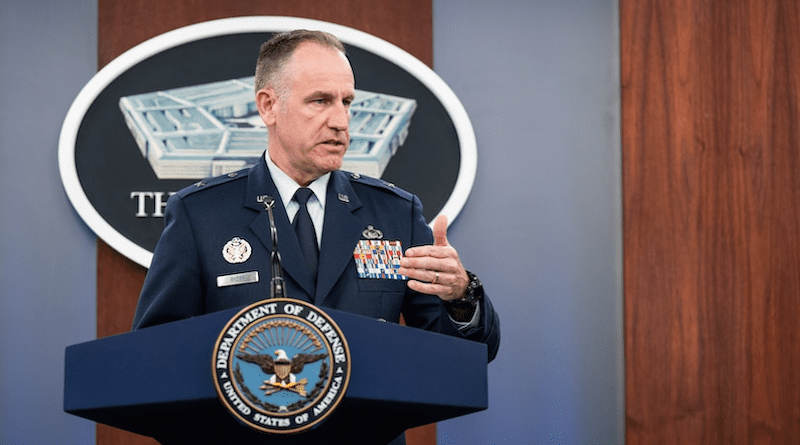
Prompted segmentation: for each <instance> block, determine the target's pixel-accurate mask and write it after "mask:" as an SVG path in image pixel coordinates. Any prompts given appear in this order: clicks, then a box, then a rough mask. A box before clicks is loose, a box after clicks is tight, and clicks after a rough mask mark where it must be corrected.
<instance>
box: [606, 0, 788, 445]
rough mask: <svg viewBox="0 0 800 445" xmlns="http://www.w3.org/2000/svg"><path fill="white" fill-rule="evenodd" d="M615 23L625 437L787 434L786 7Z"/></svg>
mask: <svg viewBox="0 0 800 445" xmlns="http://www.w3.org/2000/svg"><path fill="white" fill-rule="evenodd" d="M620 25H621V26H620V42H621V47H620V56H621V83H622V151H623V212H624V215H623V221H624V222H623V224H624V229H623V236H624V241H623V242H624V292H625V305H624V307H625V360H626V366H625V368H626V421H627V427H626V435H627V443H628V444H631V445H638V444H647V445H658V444H726V445H727V444H797V443H800V224H799V221H800V2H797V1H792V0H742V1H738V0H737V1H713V0H666V1H662V0H620Z"/></svg>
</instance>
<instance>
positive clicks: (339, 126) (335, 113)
mask: <svg viewBox="0 0 800 445" xmlns="http://www.w3.org/2000/svg"><path fill="white" fill-rule="evenodd" d="M328 125H329V126H330V127H331V128H333V129H336V130H339V131H345V130H347V129H348V127H349V126H350V107H348V106H346V105H344V104H339V105H337V106H335V107H333V109H332V110H331V115H330V116H329V117H328Z"/></svg>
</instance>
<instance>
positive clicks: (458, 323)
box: [448, 304, 481, 331]
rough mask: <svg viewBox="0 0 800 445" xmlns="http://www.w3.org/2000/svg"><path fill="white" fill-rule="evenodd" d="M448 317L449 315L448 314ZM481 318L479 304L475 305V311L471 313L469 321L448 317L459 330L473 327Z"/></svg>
mask: <svg viewBox="0 0 800 445" xmlns="http://www.w3.org/2000/svg"><path fill="white" fill-rule="evenodd" d="M448 317H450V315H448ZM480 319H481V305H480V304H478V305H476V306H475V313H474V314H472V319H470V321H456V320H454V319H453V317H450V321H452V322H453V324H455V325H456V327H457V328H458V330H459V331H463V330H466V329H469V328H474V327H477V326H478V320H480Z"/></svg>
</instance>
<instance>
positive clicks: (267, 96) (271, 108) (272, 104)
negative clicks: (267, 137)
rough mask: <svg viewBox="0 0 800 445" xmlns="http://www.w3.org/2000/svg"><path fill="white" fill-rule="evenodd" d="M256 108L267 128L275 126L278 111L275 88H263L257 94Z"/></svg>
mask: <svg viewBox="0 0 800 445" xmlns="http://www.w3.org/2000/svg"><path fill="white" fill-rule="evenodd" d="M256 107H258V114H259V115H260V116H261V120H262V121H264V124H265V125H266V126H267V127H271V126H273V125H275V115H276V113H277V111H278V95H277V94H276V92H275V90H274V89H273V88H262V89H260V90H258V92H256Z"/></svg>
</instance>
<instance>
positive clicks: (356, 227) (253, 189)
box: [133, 157, 500, 360]
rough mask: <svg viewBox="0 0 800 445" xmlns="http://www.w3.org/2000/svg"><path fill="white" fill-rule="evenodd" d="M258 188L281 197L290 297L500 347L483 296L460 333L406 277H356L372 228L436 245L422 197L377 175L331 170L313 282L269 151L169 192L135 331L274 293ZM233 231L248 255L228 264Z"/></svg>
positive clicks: (279, 220)
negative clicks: (357, 253)
mask: <svg viewBox="0 0 800 445" xmlns="http://www.w3.org/2000/svg"><path fill="white" fill-rule="evenodd" d="M262 195H269V196H271V197H273V198H275V206H274V208H273V213H274V217H275V224H276V226H277V231H278V247H279V250H280V253H281V257H282V264H283V278H284V281H285V285H286V296H287V297H290V298H296V299H301V300H305V301H308V302H311V303H313V304H315V305H317V306H320V307H323V308H325V307H329V308H334V309H338V310H342V311H347V312H351V313H355V314H359V315H364V316H367V317H371V318H376V319H384V320H387V321H390V322H398V321H399V318H400V314H401V313H402V314H403V317H404V319H405V321H406V324H407V325H408V326H413V327H418V328H422V329H426V330H430V331H434V332H440V333H444V334H448V335H453V336H457V337H465V338H469V339H471V340H475V341H480V342H483V343H486V344H487V345H488V347H489V360H491V359H493V358H494V356H495V355H496V354H497V349H498V346H499V343H500V325H499V320H498V317H497V315H496V314H495V311H494V309H493V308H492V304H491V302H490V300H489V299H488V298H487V297H486V296H484V298H483V299H482V301H481V303H480V304H481V307H480V322H479V324H478V326H477V327H474V328H469V329H466V330H465V331H459V330H458V329H457V327H456V325H455V324H454V323H453V322H452V321H451V320H450V318H449V317H448V315H447V312H446V309H445V307H444V304H443V303H442V302H441V300H440V299H439V298H438V297H436V296H433V295H424V294H420V293H418V292H415V291H412V290H410V289H409V288H408V287H407V285H406V281H403V280H390V279H379V280H378V279H364V278H359V277H358V274H357V272H356V266H355V261H354V258H353V251H354V249H355V247H356V244H357V243H358V241H359V240H362V239H365V238H366V236H365V230H367V229H368V226H372V227H373V228H374V229H377V230H379V231H380V232H381V233H382V234H383V239H385V240H400V241H401V243H402V247H403V250H405V249H407V248H409V247H412V246H418V245H425V244H432V243H433V235H432V232H431V230H430V228H429V226H428V225H427V224H426V222H425V218H424V217H423V215H422V204H421V203H420V201H419V199H418V198H417V197H416V196H414V195H412V194H410V193H408V192H406V191H403V190H401V189H399V188H396V187H394V186H392V185H391V184H388V183H385V182H384V181H381V180H377V179H372V178H368V177H364V176H360V175H357V174H350V173H346V172H343V171H335V172H333V173H332V174H331V177H330V181H329V183H328V191H327V198H326V205H325V220H324V226H323V231H322V243H321V246H320V250H319V273H318V276H317V282H316V285H315V284H314V280H313V277H312V276H311V274H310V273H309V271H308V269H307V268H306V265H305V264H306V263H305V260H304V258H303V256H302V253H301V250H300V244H299V242H298V240H297V236H296V235H295V232H294V230H293V228H292V226H291V223H290V222H289V219H288V217H287V216H286V211H285V209H284V207H283V204H282V202H281V200H280V196H279V194H278V191H277V189H276V188H275V185H274V183H273V181H272V178H271V177H270V174H269V170H268V169H267V166H266V163H265V161H264V160H263V157H262V158H261V160H260V162H258V163H257V164H256V166H254V167H253V168H251V169H249V170H243V171H240V172H237V173H232V174H230V175H227V176H222V177H218V178H214V179H209V180H204V181H201V182H199V183H197V184H195V185H193V186H190V187H187V188H185V189H183V190H181V191H180V192H178V193H177V194H175V195H173V196H172V197H171V198H170V199H169V201H168V203H167V208H166V213H165V227H164V231H163V233H162V235H161V238H160V240H159V242H158V245H157V246H156V249H155V252H154V254H153V260H152V264H151V266H150V270H149V271H148V273H147V277H146V279H145V283H144V287H143V288H142V293H141V296H140V298H139V304H138V307H137V308H136V315H135V317H134V322H133V327H134V329H139V328H144V327H147V326H152V325H156V324H160V323H165V322H169V321H175V320H180V319H184V318H188V317H192V316H197V315H202V314H206V313H210V312H215V311H220V310H223V309H229V308H233V307H239V306H244V305H247V304H250V303H254V302H256V301H259V300H263V299H266V298H269V296H270V278H271V277H270V252H271V249H272V241H271V237H270V228H269V216H268V214H267V211H266V210H265V208H264V205H263V204H262V203H260V202H259V201H258V197H259V196H262ZM236 237H238V238H240V239H242V240H244V241H246V242H247V244H249V246H250V248H251V249H250V250H251V254H250V257H249V258H248V259H247V260H246V261H244V262H238V263H231V262H229V261H228V260H227V259H226V258H225V256H224V255H223V249H224V247H225V246H226V244H227V243H228V242H229V241H230V240H232V239H233V238H236ZM253 272H257V276H258V279H257V281H256V280H255V279H254V277H255V275H256V274H254V273H253ZM239 274H244V275H239ZM232 276H233V277H236V276H240V277H241V276H245V277H248V279H246V280H244V282H242V283H241V284H234V285H229V284H230V283H225V282H223V283H218V278H219V277H223V281H224V280H225V278H224V277H232ZM229 281H234V282H235V281H236V280H229ZM220 284H226V285H222V286H220Z"/></svg>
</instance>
